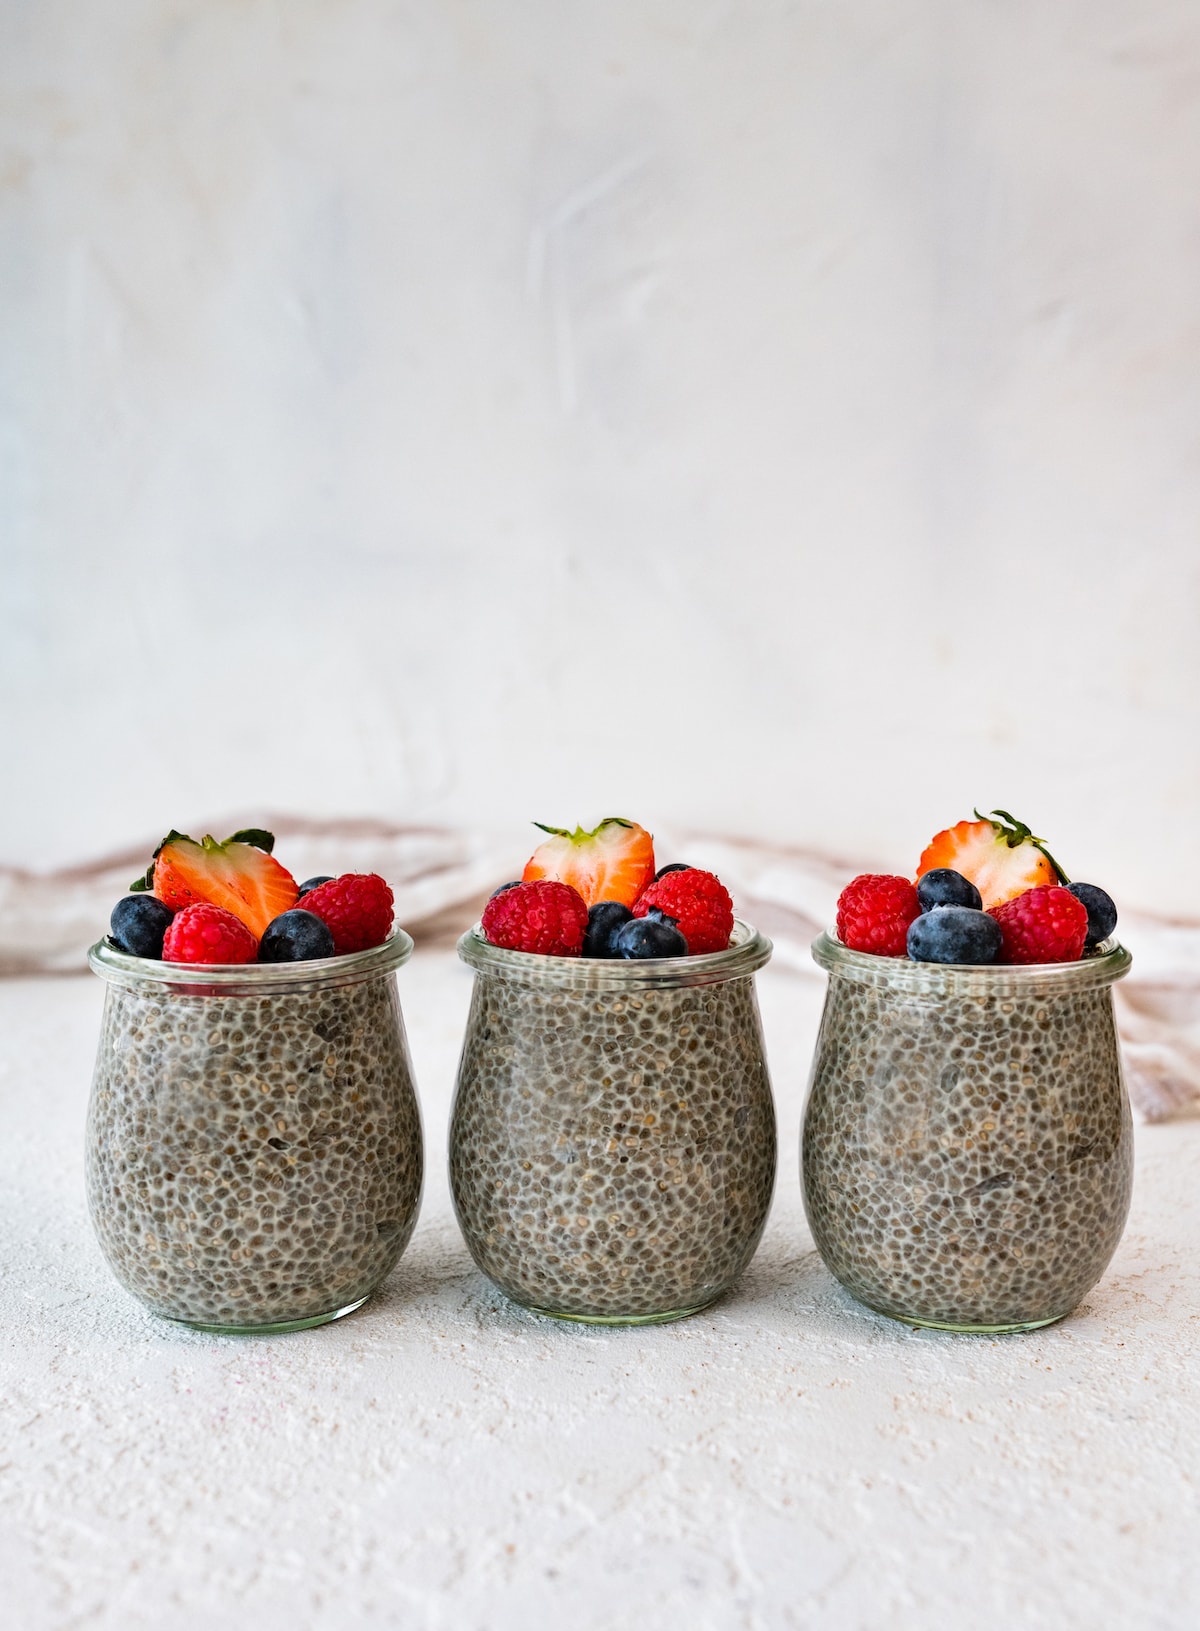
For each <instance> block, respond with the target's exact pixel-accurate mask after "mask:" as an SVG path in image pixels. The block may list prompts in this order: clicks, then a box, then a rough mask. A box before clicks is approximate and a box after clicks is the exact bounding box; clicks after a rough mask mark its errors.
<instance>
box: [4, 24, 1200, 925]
mask: <svg viewBox="0 0 1200 1631" xmlns="http://www.w3.org/2000/svg"><path fill="white" fill-rule="evenodd" d="M0 26H2V30H3V40H2V48H0V76H2V79H3V108H4V129H3V137H2V142H0V257H2V261H0V266H2V274H3V290H4V296H3V301H2V302H0V329H2V334H0V338H2V345H0V365H2V370H0V458H2V466H0V468H2V484H0V489H2V493H3V498H2V509H0V525H2V529H3V530H2V538H3V551H4V571H3V614H2V618H3V620H2V626H0V673H2V686H3V690H2V703H3V707H2V710H0V715H2V721H3V723H2V730H3V737H2V739H0V763H3V764H4V765H5V767H6V769H7V770H8V772H9V775H8V777H7V778H6V796H5V797H4V799H3V800H2V801H0V856H2V857H3V858H6V859H21V860H26V861H30V862H37V861H50V860H55V859H61V858H64V857H67V856H72V855H77V854H81V853H84V852H88V851H92V850H94V849H96V848H99V847H100V846H102V845H107V844H110V843H115V842H120V841H124V840H126V839H128V838H130V837H132V836H133V835H134V834H143V833H146V832H148V831H150V830H152V829H154V828H156V827H165V826H167V825H168V824H170V823H171V822H182V821H187V820H190V819H192V818H193V816H199V815H201V814H203V813H205V812H208V811H211V810H213V809H221V808H226V809H235V808H236V809H239V810H243V811H245V810H249V809H252V808H255V807H266V808H271V807H275V808H278V807H292V808H295V809H305V810H309V811H313V812H315V813H325V812H329V813H334V812H360V811H361V812H378V813H382V814H386V815H390V816H394V817H408V818H412V817H432V818H439V819H441V818H445V819H451V820H456V821H476V822H478V821H479V820H481V819H484V820H487V821H489V822H495V823H504V822H510V821H511V822H514V823H515V822H516V821H518V820H521V821H523V820H524V819H525V818H527V817H531V816H536V817H540V818H541V819H546V820H553V819H562V820H574V819H575V818H576V817H585V816H589V815H590V816H594V817H599V816H601V815H604V814H607V813H609V812H610V811H613V810H615V811H625V810H628V811H629V812H631V813H637V814H640V815H642V816H643V818H644V819H647V820H674V821H677V822H686V823H688V824H692V825H696V824H712V825H717V824H721V825H725V826H728V827H733V828H738V829H741V830H744V831H755V830H758V831H761V832H763V833H767V834H770V835H772V836H777V837H792V838H795V839H797V840H808V841H813V840H818V841H824V842H835V843H837V844H839V845H841V846H842V847H843V848H844V849H847V850H851V851H853V850H857V851H859V852H860V853H865V854H871V853H875V854H878V855H880V856H881V858H883V859H885V860H891V861H892V862H894V863H896V864H904V865H910V864H911V862H912V860H913V859H914V857H915V853H916V850H917V848H918V847H919V845H920V843H921V841H922V840H923V839H924V838H926V837H927V836H928V834H929V832H930V831H932V830H933V828H934V827H935V826H938V825H941V824H942V823H943V822H944V821H946V820H950V819H954V818H956V817H958V816H959V815H962V814H966V813H967V811H968V810H969V807H970V805H971V803H972V802H975V801H980V802H986V803H988V804H993V803H999V804H1006V805H1008V807H1009V808H1012V809H1015V810H1016V811H1017V813H1018V814H1025V815H1026V816H1027V818H1028V819H1029V820H1031V821H1033V822H1034V823H1035V824H1036V825H1037V826H1038V828H1039V829H1040V830H1041V831H1043V832H1045V833H1046V834H1047V836H1050V837H1053V838H1054V839H1055V840H1056V841H1057V843H1056V847H1057V849H1059V850H1061V851H1062V858H1063V859H1064V860H1065V861H1066V862H1067V864H1068V866H1072V869H1073V870H1076V871H1078V872H1079V873H1080V874H1083V875H1087V874H1091V875H1093V876H1096V877H1097V878H1102V879H1104V880H1105V881H1108V882H1110V884H1112V885H1114V886H1115V887H1116V888H1118V889H1119V890H1122V891H1124V892H1125V893H1126V894H1127V895H1129V896H1131V897H1135V898H1137V899H1139V900H1141V901H1142V902H1144V903H1147V904H1155V903H1157V904H1160V905H1164V906H1175V907H1178V906H1181V905H1183V906H1187V907H1189V908H1191V909H1200V876H1198V875H1197V872H1196V869H1195V868H1191V869H1189V868H1188V864H1187V863H1188V860H1189V858H1190V855H1191V852H1192V847H1193V844H1194V838H1193V833H1194V830H1195V817H1194V814H1193V812H1194V810H1195V808H1196V806H1197V803H1198V802H1200V750H1198V746H1197V742H1198V735H1197V726H1198V724H1200V718H1198V716H1200V638H1198V635H1200V543H1198V541H1197V538H1198V522H1200V10H1198V9H1197V7H1196V6H1195V5H1194V4H1191V3H1180V0H1120V3H1117V0H1086V3H1085V0H1060V3H1055V4H1050V5H1047V4H1046V3H1045V0H1009V3H1006V4H1003V5H1001V4H997V3H994V0H992V3H989V0H852V3H843V4H833V3H830V0H825V3H821V4H817V3H808V4H784V3H782V0H778V3H765V0H764V3H749V0H745V3H740V4H721V3H701V0H670V3H668V0H619V3H608V4H598V3H581V0H573V3H572V4H570V5H561V4H554V3H552V0H538V3H533V0H527V3H524V4H521V3H519V0H504V3H501V0H476V3H466V0H439V3H437V4H433V3H429V0H426V3H418V0H413V3H410V4H391V3H385V0H340V3H339V0H325V3H317V0H287V3H284V0H278V3H274V4H269V3H266V0H240V3H235V0H123V3H122V0H93V3H91V4H89V5H87V6H79V5H70V4H67V3H65V0H37V3H36V4H34V3H30V0H3V3H2V4H0ZM1122 827H1126V828H1128V829H1131V832H1130V833H1127V834H1123V833H1122V831H1121V828H1122Z"/></svg>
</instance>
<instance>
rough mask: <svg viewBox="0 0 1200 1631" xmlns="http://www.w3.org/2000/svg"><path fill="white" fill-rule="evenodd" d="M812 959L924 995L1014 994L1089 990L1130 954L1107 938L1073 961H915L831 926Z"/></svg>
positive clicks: (844, 973) (847, 974)
mask: <svg viewBox="0 0 1200 1631" xmlns="http://www.w3.org/2000/svg"><path fill="white" fill-rule="evenodd" d="M812 955H813V961H814V962H815V963H817V964H819V966H820V967H821V968H823V969H825V970H826V971H827V972H828V973H829V974H831V975H833V974H836V975H838V976H840V977H841V978H843V979H848V980H854V981H856V982H857V983H858V984H860V985H876V986H886V987H888V988H889V989H891V990H893V991H896V992H901V993H911V994H912V995H913V996H928V997H965V996H971V997H1018V996H1030V997H1032V996H1035V995H1040V994H1042V993H1044V992H1050V991H1090V990H1098V989H1100V988H1101V987H1103V986H1109V985H1112V983H1113V982H1114V980H1120V979H1123V978H1124V976H1125V975H1126V974H1128V972H1129V968H1130V965H1131V963H1132V962H1133V958H1132V957H1131V956H1130V955H1129V953H1128V952H1127V951H1126V949H1125V947H1124V946H1122V945H1121V944H1120V942H1119V941H1117V940H1114V939H1112V938H1109V939H1108V940H1103V941H1101V943H1100V945H1099V946H1098V947H1097V948H1096V950H1095V951H1094V952H1092V953H1091V954H1090V955H1089V956H1087V957H1083V958H1080V960H1079V961H1078V962H1075V963H1021V964H1017V963H969V964H967V963H916V962H910V960H909V959H908V958H907V957H879V956H876V955H874V954H872V953H871V952H865V951H851V949H850V947H849V946H846V945H843V943H842V942H841V941H840V940H839V939H838V936H837V932H836V930H834V929H826V930H825V932H824V933H823V934H819V935H818V936H817V938H816V939H815V940H814V941H813V943H812Z"/></svg>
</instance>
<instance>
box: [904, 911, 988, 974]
mask: <svg viewBox="0 0 1200 1631" xmlns="http://www.w3.org/2000/svg"><path fill="white" fill-rule="evenodd" d="M1001 938H1002V937H1001V934H1000V925H999V924H998V923H997V922H996V919H995V918H994V917H989V916H988V914H987V913H986V912H981V911H979V910H978V909H977V908H976V907H973V906H935V907H933V908H932V909H931V910H930V911H928V912H923V913H922V914H921V916H920V917H915V918H913V920H912V922H911V923H910V924H909V926H908V955H909V956H910V957H911V958H912V960H913V961H914V962H915V963H994V962H995V961H996V959H997V958H998V957H999V955H1000V944H1001Z"/></svg>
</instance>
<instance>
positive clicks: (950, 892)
mask: <svg viewBox="0 0 1200 1631" xmlns="http://www.w3.org/2000/svg"><path fill="white" fill-rule="evenodd" d="M917 899H918V900H919V901H920V903H921V910H922V911H923V912H932V911H933V909H934V907H935V906H970V907H972V908H974V910H975V911H977V912H978V911H979V910H980V908H981V907H982V905H983V896H982V895H981V894H980V893H979V891H978V889H976V887H975V885H974V884H973V883H972V882H971V880H970V878H964V877H963V875H962V873H961V872H955V870H954V868H953V867H952V866H935V867H933V868H932V869H931V870H930V871H929V872H926V873H923V874H922V876H921V877H919V878H918V879H917Z"/></svg>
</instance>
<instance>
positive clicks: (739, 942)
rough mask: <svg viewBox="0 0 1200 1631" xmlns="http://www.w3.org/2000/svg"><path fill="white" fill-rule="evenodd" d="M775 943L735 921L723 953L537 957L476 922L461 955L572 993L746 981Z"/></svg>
mask: <svg viewBox="0 0 1200 1631" xmlns="http://www.w3.org/2000/svg"><path fill="white" fill-rule="evenodd" d="M772 949H773V948H772V946H771V942H770V941H769V940H768V939H767V937H766V936H765V935H762V934H759V932H758V930H757V929H755V928H754V927H753V926H752V925H751V924H749V923H743V922H741V920H740V919H738V920H735V922H734V925H733V934H732V936H731V937H730V942H729V945H728V947H727V948H726V949H725V950H724V951H713V952H707V953H704V954H702V955H700V956H697V957H660V958H649V959H647V960H646V961H644V962H643V961H640V960H637V959H631V960H630V961H628V962H626V961H625V960H624V959H611V960H610V959H609V958H597V957H539V956H537V955H536V954H534V953H533V952H527V951H506V950H505V949H504V948H503V947H501V946H493V945H491V944H490V943H489V942H488V941H487V940H486V939H485V938H484V935H483V930H482V929H481V927H480V926H479V924H478V923H477V924H476V925H475V927H474V928H473V929H469V930H468V931H467V933H466V934H464V935H463V937H462V939H461V940H460V941H459V942H458V955H459V956H460V957H461V958H462V960H463V962H464V963H466V964H467V965H468V967H470V968H473V969H474V970H475V972H476V973H477V974H479V975H480V976H481V977H482V976H487V977H489V978H495V979H501V980H514V981H518V982H521V983H523V984H525V985H537V986H542V987H545V988H546V989H555V988H557V989H561V990H573V991H645V990H660V991H661V990H674V989H679V988H681V987H684V986H693V985H719V984H721V983H722V982H723V981H725V980H738V979H745V978H746V977H747V976H748V975H751V974H754V973H755V972H757V970H758V969H760V968H762V967H763V965H764V964H765V963H766V962H767V961H768V960H769V958H770V956H771V951H772Z"/></svg>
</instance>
